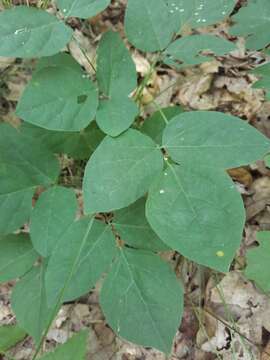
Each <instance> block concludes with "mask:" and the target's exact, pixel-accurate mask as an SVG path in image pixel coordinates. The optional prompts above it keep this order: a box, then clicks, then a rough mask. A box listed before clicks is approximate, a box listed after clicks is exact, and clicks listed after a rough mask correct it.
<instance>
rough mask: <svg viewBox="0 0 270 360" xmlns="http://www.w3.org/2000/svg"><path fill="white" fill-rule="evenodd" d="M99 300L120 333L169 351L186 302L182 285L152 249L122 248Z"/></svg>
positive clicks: (107, 316)
mask: <svg viewBox="0 0 270 360" xmlns="http://www.w3.org/2000/svg"><path fill="white" fill-rule="evenodd" d="M100 302H101V306H102V309H103V311H104V314H105V316H106V318H107V319H108V321H109V323H110V325H111V327H112V328H113V329H114V331H115V332H116V333H117V334H119V335H120V336H123V337H125V338H126V339H127V340H129V341H133V342H135V343H139V344H142V345H144V346H152V347H155V348H157V349H159V350H161V351H164V352H165V353H167V354H169V353H170V351H171V346H172V340H173V337H174V335H175V333H176V330H177V327H178V324H179V321H180V318H181V314H182V307H183V303H182V288H181V286H180V284H179V283H178V281H177V279H176V276H175V274H174V273H173V271H172V270H171V269H170V267H169V265H168V264H166V263H164V262H163V261H162V260H161V259H159V258H158V257H157V256H155V255H153V254H151V253H149V252H144V251H139V250H130V249H122V250H119V253H118V257H117V258H116V260H115V261H114V263H113V266H112V268H111V270H110V272H109V274H108V276H107V278H106V279H105V282H104V285H103V287H102V291H101V295H100ZM134 308H136V311H134ZM131 324H132V325H131Z"/></svg>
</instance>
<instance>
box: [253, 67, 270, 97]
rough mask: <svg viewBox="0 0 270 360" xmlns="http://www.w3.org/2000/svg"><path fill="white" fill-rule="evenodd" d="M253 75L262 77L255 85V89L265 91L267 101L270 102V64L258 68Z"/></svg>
mask: <svg viewBox="0 0 270 360" xmlns="http://www.w3.org/2000/svg"><path fill="white" fill-rule="evenodd" d="M252 73H253V74H254V75H256V76H259V77H260V79H259V80H258V81H256V82H255V84H253V87H254V88H256V89H259V88H263V89H265V92H266V99H267V100H270V63H268V64H265V65H262V66H259V67H257V68H256V69H254V70H253V71H252Z"/></svg>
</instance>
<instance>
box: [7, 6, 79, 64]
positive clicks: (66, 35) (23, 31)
mask: <svg viewBox="0 0 270 360" xmlns="http://www.w3.org/2000/svg"><path fill="white" fill-rule="evenodd" d="M71 35H72V29H71V28H70V27H68V26H66V25H65V24H64V23H63V22H62V21H60V20H59V19H57V17H55V16H52V15H50V14H49V13H47V12H46V11H44V10H40V9H37V8H34V7H28V6H16V7H14V8H12V9H9V10H4V11H2V12H1V13H0V56H12V57H22V58H31V57H42V56H49V55H53V54H56V53H57V52H59V51H60V50H61V49H62V48H64V46H65V45H66V44H67V43H68V42H69V40H70V39H71Z"/></svg>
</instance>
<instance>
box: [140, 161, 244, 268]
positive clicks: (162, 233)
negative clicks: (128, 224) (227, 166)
mask: <svg viewBox="0 0 270 360" xmlns="http://www.w3.org/2000/svg"><path fill="white" fill-rule="evenodd" d="M191 179H192V181H191ZM146 217H147V219H148V221H149V223H150V225H151V226H152V228H153V229H154V231H155V232H156V233H157V234H158V235H159V237H160V238H161V239H162V240H163V241H164V242H165V243H166V244H167V245H169V246H170V247H171V248H173V249H174V250H177V251H179V252H180V253H181V254H182V255H184V256H185V257H187V258H189V259H191V260H193V261H195V262H197V263H199V264H202V265H205V266H208V267H210V268H213V269H216V270H218V271H222V272H225V271H228V270H229V266H230V263H231V262H232V260H233V257H234V255H235V252H236V250H237V249H238V247H239V245H240V242H241V239H242V231H243V226H244V220H245V212H244V207H243V203H242V200H241V196H240V194H239V193H238V192H237V190H236V189H235V186H234V184H233V182H232V181H231V179H230V178H229V177H228V175H227V174H226V173H225V172H224V171H223V170H221V169H214V168H203V167H201V166H199V165H196V166H194V165H193V164H192V163H191V164H190V165H189V166H186V167H185V166H177V165H169V167H168V169H166V170H165V171H164V173H163V175H162V176H160V177H159V178H158V179H157V180H156V181H155V183H154V184H153V186H152V187H151V189H150V192H149V197H148V199H147V203H146Z"/></svg>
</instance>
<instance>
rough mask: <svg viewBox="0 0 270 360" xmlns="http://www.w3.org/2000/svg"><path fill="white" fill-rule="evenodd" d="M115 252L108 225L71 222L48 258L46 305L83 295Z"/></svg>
mask: <svg viewBox="0 0 270 360" xmlns="http://www.w3.org/2000/svg"><path fill="white" fill-rule="evenodd" d="M67 244H68V246H67ZM115 249H116V247H115V239H114V236H113V234H112V231H111V229H110V227H109V226H108V225H106V224H104V223H102V222H100V221H97V220H93V219H89V218H85V219H82V220H79V221H76V222H74V223H72V224H71V226H69V228H68V229H67V231H66V232H65V233H64V234H63V235H62V236H61V238H60V239H59V241H58V243H57V246H56V248H55V250H54V252H53V254H52V256H51V257H50V259H49V263H48V268H47V271H46V277H45V283H46V294H47V299H48V303H49V304H54V303H55V302H57V301H59V299H61V302H63V301H70V300H74V299H76V298H78V297H79V296H81V295H84V294H86V293H87V292H88V291H89V290H90V289H91V288H92V287H93V286H95V284H96V281H97V280H98V279H99V277H100V276H101V275H102V273H103V272H104V271H106V269H107V268H108V267H109V266H110V264H111V262H112V260H113V257H114V255H115ZM59 265H60V266H59Z"/></svg>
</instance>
